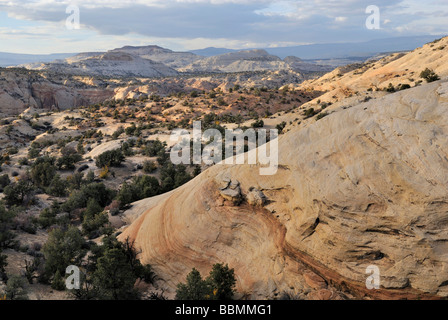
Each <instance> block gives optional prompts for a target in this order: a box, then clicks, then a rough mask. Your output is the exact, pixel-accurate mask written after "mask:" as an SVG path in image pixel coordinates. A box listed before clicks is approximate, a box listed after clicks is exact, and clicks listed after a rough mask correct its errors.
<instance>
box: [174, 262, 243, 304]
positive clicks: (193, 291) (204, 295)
mask: <svg viewBox="0 0 448 320" xmlns="http://www.w3.org/2000/svg"><path fill="white" fill-rule="evenodd" d="M235 284H236V279H235V272H234V270H233V269H230V268H229V266H228V265H225V266H224V265H223V264H215V265H214V266H213V269H212V270H211V271H210V274H209V276H208V277H207V279H205V280H203V279H202V277H201V274H200V273H199V271H197V270H196V269H193V270H192V271H191V272H190V273H189V274H188V276H187V283H186V284H183V283H180V284H178V286H177V291H176V299H177V300H231V299H232V298H233V295H234V294H235Z"/></svg>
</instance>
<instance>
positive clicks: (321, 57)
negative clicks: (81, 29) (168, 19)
mask: <svg viewBox="0 0 448 320" xmlns="http://www.w3.org/2000/svg"><path fill="white" fill-rule="evenodd" d="M436 38H437V37H436V36H420V37H401V38H390V39H379V40H372V41H368V42H361V43H330V44H312V45H302V46H295V47H284V48H266V49H250V50H233V49H226V48H213V47H211V48H206V49H201V50H193V51H189V52H176V51H172V50H170V49H166V48H162V47H159V46H155V45H149V46H125V47H122V48H117V49H113V50H110V51H108V52H85V53H80V54H51V55H24V54H12V53H0V66H3V67H5V66H23V67H25V68H28V69H34V70H48V71H53V72H58V73H66V74H80V75H98V76H112V77H113V76H118V77H133V76H135V77H165V76H176V75H178V74H179V73H210V72H212V73H236V72H256V71H279V70H291V71H294V72H300V73H307V72H328V71H331V70H332V69H333V68H335V67H337V66H340V65H346V64H350V63H355V62H361V61H364V60H367V59H369V58H372V57H374V56H377V55H379V54H382V53H387V52H398V51H408V50H413V49H414V48H416V47H420V46H422V45H424V44H425V43H428V42H430V41H432V40H434V39H436Z"/></svg>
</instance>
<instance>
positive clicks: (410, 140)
mask: <svg viewBox="0 0 448 320" xmlns="http://www.w3.org/2000/svg"><path fill="white" fill-rule="evenodd" d="M447 92H448V82H446V81H438V82H435V83H432V84H427V85H424V86H420V87H417V88H413V89H409V90H406V91H402V92H398V93H395V94H391V95H388V96H386V97H384V98H380V99H376V100H371V101H369V102H367V103H363V104H360V105H358V106H355V107H353V108H350V109H347V110H343V111H339V112H335V113H333V114H331V115H329V116H327V117H325V118H323V119H322V120H320V121H318V122H315V123H313V124H310V125H309V126H307V127H305V128H301V127H297V128H293V129H292V130H291V131H290V132H288V133H286V134H284V135H282V136H281V137H280V138H279V150H280V151H279V163H280V166H279V170H278V172H277V174H276V175H274V176H260V175H259V166H254V165H233V166H232V165H221V164H218V165H216V166H214V167H211V168H210V169H208V170H206V171H205V172H203V173H202V174H201V175H199V176H198V177H196V178H195V179H194V180H192V181H190V182H189V183H188V184H186V185H184V186H182V187H180V188H179V189H177V190H175V191H173V192H172V193H171V194H169V195H166V196H165V197H162V198H160V199H158V200H159V201H157V202H156V203H154V202H151V206H150V207H148V210H147V211H146V212H144V213H142V214H141V215H140V216H138V215H134V217H133V218H134V219H135V220H134V222H133V223H132V225H130V226H129V227H128V228H127V229H126V230H125V231H124V232H123V234H122V235H121V236H120V238H121V239H124V238H126V237H131V238H133V239H135V240H136V244H137V246H138V247H140V248H141V249H142V250H143V253H142V257H141V258H142V260H143V262H145V263H151V264H152V265H153V266H154V269H155V271H156V272H157V274H158V275H159V276H160V277H161V278H162V279H164V281H165V282H164V283H163V285H164V286H166V287H167V288H168V289H169V290H171V291H168V292H171V293H173V292H174V289H175V286H176V284H177V283H178V282H181V281H184V279H185V276H186V274H187V273H188V272H190V271H191V269H192V268H193V267H195V268H198V269H199V270H200V271H201V272H203V273H208V271H209V270H210V268H211V266H212V265H213V264H214V263H221V262H225V263H228V264H229V266H230V267H232V268H235V274H236V276H237V281H238V283H237V289H238V291H239V292H240V294H241V295H242V296H246V297H252V298H274V297H276V296H278V294H279V293H281V292H286V291H293V292H295V293H297V294H299V295H301V296H302V297H303V298H306V299H339V298H341V297H342V296H343V295H342V294H341V292H345V293H346V294H352V295H353V296H355V297H358V298H360V297H364V296H369V297H372V298H432V297H446V296H448V286H447V283H448V275H447V274H446V272H445V270H446V268H447V266H448V254H447V252H448V251H447V249H448V248H447V246H446V243H447V239H448V220H447V214H446V213H447V210H448V193H447V183H448V158H447V157H448V154H447V150H448V141H447V139H446V136H447V135H448V124H447V123H448V113H447V112H446V110H447V108H448V95H447ZM226 178H227V179H228V178H230V179H231V180H232V181H233V180H238V181H240V188H241V192H242V193H243V194H248V192H249V188H256V189H258V190H260V191H262V192H263V193H264V194H265V195H266V197H267V198H268V199H269V200H270V201H269V203H268V204H266V205H265V206H264V207H254V206H251V205H249V204H247V203H246V202H243V203H241V204H240V206H234V205H231V204H223V202H222V198H221V195H220V188H222V181H223V179H226ZM148 201H151V199H149V200H148ZM370 265H375V266H377V267H378V268H379V270H380V280H381V283H380V284H381V289H379V290H368V289H366V285H365V281H366V278H367V277H368V275H367V274H366V268H367V267H368V266H370ZM310 272H312V273H313V274H314V275H313V274H312V273H310ZM321 279H322V280H321Z"/></svg>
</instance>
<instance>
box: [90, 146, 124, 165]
mask: <svg viewBox="0 0 448 320" xmlns="http://www.w3.org/2000/svg"><path fill="white" fill-rule="evenodd" d="M124 160H125V157H124V155H123V153H122V151H121V149H115V150H111V151H106V152H104V153H102V154H100V155H99V156H98V157H96V166H97V167H98V168H104V167H118V166H120V165H121V163H122V162H123V161H124Z"/></svg>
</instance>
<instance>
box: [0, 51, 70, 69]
mask: <svg viewBox="0 0 448 320" xmlns="http://www.w3.org/2000/svg"><path fill="white" fill-rule="evenodd" d="M75 54H76V53H55V54H21V53H7V52H0V67H11V66H18V65H21V64H26V63H33V62H51V61H54V60H57V59H65V58H68V57H71V56H73V55H75Z"/></svg>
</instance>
